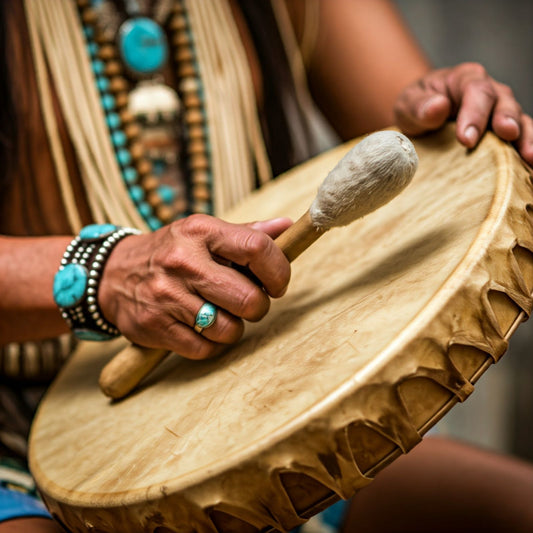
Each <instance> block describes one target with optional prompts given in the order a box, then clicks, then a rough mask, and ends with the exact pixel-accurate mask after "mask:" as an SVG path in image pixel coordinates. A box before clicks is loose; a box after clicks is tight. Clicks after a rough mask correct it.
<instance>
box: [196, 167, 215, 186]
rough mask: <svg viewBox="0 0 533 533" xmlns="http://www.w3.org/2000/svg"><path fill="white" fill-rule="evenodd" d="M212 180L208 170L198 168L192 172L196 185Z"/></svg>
mask: <svg viewBox="0 0 533 533" xmlns="http://www.w3.org/2000/svg"><path fill="white" fill-rule="evenodd" d="M210 181H211V180H210V179H209V173H208V172H207V171H206V170H198V171H196V172H193V173H192V182H193V184H194V185H197V184H208V183H210Z"/></svg>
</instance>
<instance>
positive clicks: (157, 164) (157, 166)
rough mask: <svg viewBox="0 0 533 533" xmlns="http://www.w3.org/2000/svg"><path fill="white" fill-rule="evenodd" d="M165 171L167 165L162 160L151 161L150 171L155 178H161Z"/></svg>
mask: <svg viewBox="0 0 533 533" xmlns="http://www.w3.org/2000/svg"><path fill="white" fill-rule="evenodd" d="M166 169H167V164H166V163H165V161H163V160H162V159H155V160H154V161H152V170H153V173H154V174H155V175H156V176H162V175H163V173H164V172H165V170H166Z"/></svg>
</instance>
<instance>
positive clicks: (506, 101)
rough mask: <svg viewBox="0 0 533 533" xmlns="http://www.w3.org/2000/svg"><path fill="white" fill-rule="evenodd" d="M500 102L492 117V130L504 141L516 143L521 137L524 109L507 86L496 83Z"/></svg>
mask: <svg viewBox="0 0 533 533" xmlns="http://www.w3.org/2000/svg"><path fill="white" fill-rule="evenodd" d="M494 86H495V89H496V94H497V97H498V100H497V102H496V105H495V107H494V111H493V116H492V129H493V130H494V133H496V135H498V137H500V138H501V139H503V140H504V141H516V140H517V139H518V137H519V136H520V120H521V116H522V108H521V106H520V104H519V103H518V102H517V101H516V98H515V96H514V94H513V91H512V90H511V89H510V87H508V86H507V85H503V84H502V83H498V82H494Z"/></svg>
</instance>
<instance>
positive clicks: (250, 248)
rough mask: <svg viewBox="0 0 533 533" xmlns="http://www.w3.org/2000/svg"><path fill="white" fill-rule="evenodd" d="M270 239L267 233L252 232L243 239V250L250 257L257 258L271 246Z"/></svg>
mask: <svg viewBox="0 0 533 533" xmlns="http://www.w3.org/2000/svg"><path fill="white" fill-rule="evenodd" d="M269 243H270V238H269V237H268V235H266V233H262V232H260V231H250V232H248V233H247V234H246V236H245V237H244V239H243V243H242V249H243V250H244V252H245V253H246V254H247V255H248V256H250V257H256V256H258V255H260V254H262V253H264V251H265V250H266V248H267V247H268V246H269Z"/></svg>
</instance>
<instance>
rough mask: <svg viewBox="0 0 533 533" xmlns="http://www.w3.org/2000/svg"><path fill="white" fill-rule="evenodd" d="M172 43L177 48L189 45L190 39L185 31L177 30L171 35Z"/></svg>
mask: <svg viewBox="0 0 533 533" xmlns="http://www.w3.org/2000/svg"><path fill="white" fill-rule="evenodd" d="M172 44H173V45H174V46H175V47H176V48H179V47H180V46H187V47H189V46H190V45H191V39H190V37H189V35H188V34H187V32H185V31H177V32H176V33H175V34H174V35H173V37H172Z"/></svg>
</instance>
